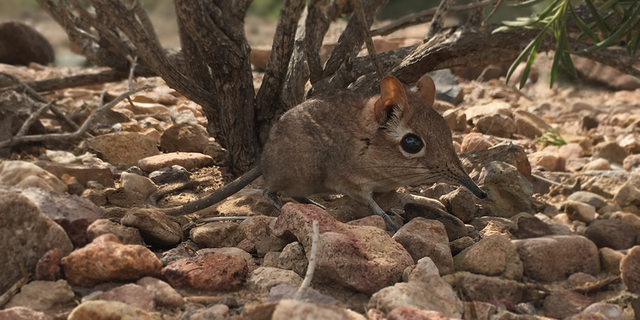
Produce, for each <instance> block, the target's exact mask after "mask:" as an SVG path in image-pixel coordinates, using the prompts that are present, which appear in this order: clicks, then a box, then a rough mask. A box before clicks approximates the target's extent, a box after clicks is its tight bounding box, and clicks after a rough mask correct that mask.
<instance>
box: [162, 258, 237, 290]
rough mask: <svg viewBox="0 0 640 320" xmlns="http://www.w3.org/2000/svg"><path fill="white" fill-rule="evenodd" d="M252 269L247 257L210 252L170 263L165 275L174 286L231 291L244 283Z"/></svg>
mask: <svg viewBox="0 0 640 320" xmlns="http://www.w3.org/2000/svg"><path fill="white" fill-rule="evenodd" d="M248 271H249V268H248V266H247V261H246V260H244V259H243V258H241V257H239V256H236V255H231V254H216V253H209V254H201V255H197V256H195V257H193V258H183V259H180V260H177V261H174V262H172V263H170V264H169V265H168V266H166V267H164V269H162V277H163V278H164V279H166V280H167V282H168V283H169V284H170V285H171V286H173V287H191V288H195V289H203V290H209V291H230V290H236V289H238V288H239V287H240V286H241V285H242V282H243V281H244V279H245V277H246V276H247V273H248Z"/></svg>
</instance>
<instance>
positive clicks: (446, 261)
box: [393, 218, 453, 275]
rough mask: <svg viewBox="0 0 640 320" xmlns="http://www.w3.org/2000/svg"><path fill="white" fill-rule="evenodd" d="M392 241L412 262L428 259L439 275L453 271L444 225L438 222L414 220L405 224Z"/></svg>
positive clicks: (422, 219)
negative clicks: (401, 247)
mask: <svg viewBox="0 0 640 320" xmlns="http://www.w3.org/2000/svg"><path fill="white" fill-rule="evenodd" d="M393 239H394V240H395V241H397V242H398V243H400V244H401V245H402V246H403V247H404V248H405V249H406V250H407V252H409V254H410V255H411V257H412V258H413V260H414V261H416V262H417V261H418V260H420V259H422V258H424V257H429V258H431V260H433V262H434V263H435V265H436V266H438V270H440V274H442V275H444V274H448V273H451V272H452V271H453V257H452V256H451V249H450V248H449V239H448V237H447V232H446V230H445V228H444V225H443V224H442V223H440V222H439V221H435V220H427V219H424V218H415V219H413V220H411V221H409V222H408V223H407V224H405V225H404V226H403V227H402V228H400V230H398V232H396V234H394V235H393Z"/></svg>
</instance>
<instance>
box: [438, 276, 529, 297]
mask: <svg viewBox="0 0 640 320" xmlns="http://www.w3.org/2000/svg"><path fill="white" fill-rule="evenodd" d="M447 277H452V278H453V279H452V280H449V279H447V282H449V283H452V282H454V283H455V284H454V287H456V289H459V292H462V294H464V297H466V298H467V299H469V301H484V302H492V301H508V302H509V303H510V304H513V305H515V304H517V303H519V302H521V301H522V299H523V292H524V285H522V284H520V283H518V282H517V281H515V280H507V279H502V278H500V277H490V276H485V275H480V274H473V273H470V272H466V271H465V272H457V273H455V274H452V275H448V276H447Z"/></svg>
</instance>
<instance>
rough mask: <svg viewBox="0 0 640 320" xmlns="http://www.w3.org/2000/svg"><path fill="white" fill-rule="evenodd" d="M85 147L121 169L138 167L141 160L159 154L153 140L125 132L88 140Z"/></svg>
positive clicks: (138, 134)
mask: <svg viewBox="0 0 640 320" xmlns="http://www.w3.org/2000/svg"><path fill="white" fill-rule="evenodd" d="M87 146H88V147H89V148H90V149H92V150H95V151H96V152H99V153H100V154H102V156H103V157H104V159H105V160H106V161H107V162H109V163H111V164H112V165H114V166H116V167H118V168H122V169H126V168H128V167H131V166H135V165H138V161H140V160H141V159H143V158H146V157H150V156H153V155H157V154H158V153H160V151H158V147H157V146H156V141H155V140H154V139H153V138H151V137H147V136H145V135H143V134H140V133H135V132H126V131H122V132H116V133H108V134H104V135H101V136H96V137H93V138H90V139H88V140H87ZM139 167H141V168H142V166H139ZM143 170H144V168H143ZM150 171H153V170H150Z"/></svg>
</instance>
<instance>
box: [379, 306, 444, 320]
mask: <svg viewBox="0 0 640 320" xmlns="http://www.w3.org/2000/svg"><path fill="white" fill-rule="evenodd" d="M450 319H451V320H453V318H449V317H445V316H443V315H442V314H441V313H440V312H437V311H428V310H421V309H416V308H412V307H408V306H404V307H399V308H395V309H393V310H391V312H389V314H388V315H387V320H450Z"/></svg>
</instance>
